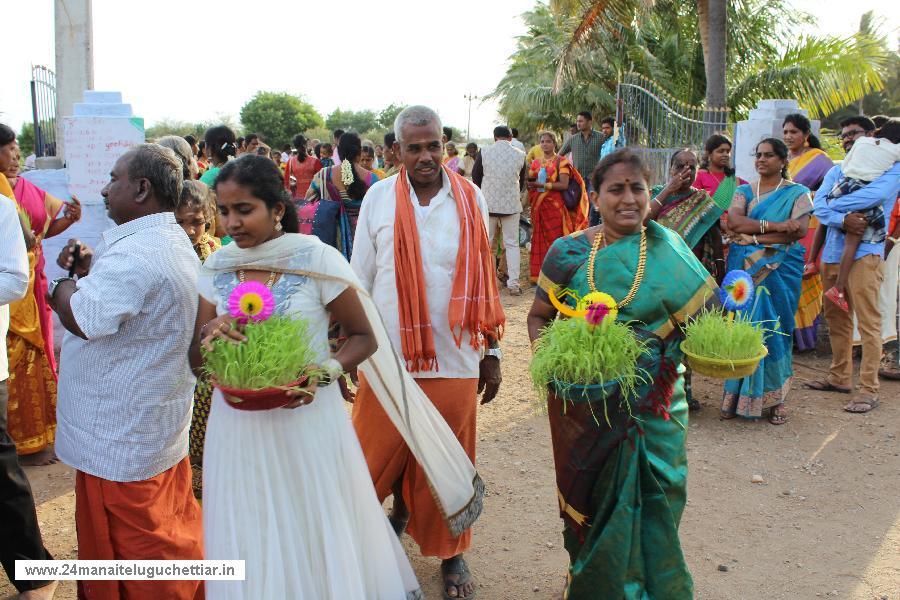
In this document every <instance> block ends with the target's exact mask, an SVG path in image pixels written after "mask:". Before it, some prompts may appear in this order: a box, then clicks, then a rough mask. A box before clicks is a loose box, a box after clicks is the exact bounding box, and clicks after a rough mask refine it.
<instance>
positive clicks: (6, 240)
mask: <svg viewBox="0 0 900 600" xmlns="http://www.w3.org/2000/svg"><path fill="white" fill-rule="evenodd" d="M27 293H28V251H27V250H26V249H25V236H24V235H23V234H22V225H21V224H20V221H19V214H18V212H17V211H16V203H15V201H14V200H12V199H10V198H7V197H6V196H0V382H3V381H6V380H7V379H9V362H8V361H9V359H8V358H7V356H6V332H7V331H8V330H9V305H10V303H12V302H15V301H16V300H21V299H22V298H24V297H25V294H27Z"/></svg>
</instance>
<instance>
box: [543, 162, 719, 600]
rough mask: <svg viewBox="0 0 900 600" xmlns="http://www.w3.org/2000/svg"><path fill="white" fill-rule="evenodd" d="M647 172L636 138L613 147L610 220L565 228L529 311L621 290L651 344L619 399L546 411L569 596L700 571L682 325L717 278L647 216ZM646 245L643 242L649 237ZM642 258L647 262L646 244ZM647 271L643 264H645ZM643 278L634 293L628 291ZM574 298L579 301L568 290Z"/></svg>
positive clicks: (681, 590)
mask: <svg viewBox="0 0 900 600" xmlns="http://www.w3.org/2000/svg"><path fill="white" fill-rule="evenodd" d="M648 175H649V172H648V170H647V167H646V165H644V164H643V162H642V161H641V159H640V157H638V156H637V155H636V154H634V153H632V152H631V150H629V149H628V148H624V149H622V150H618V151H616V152H614V153H612V154H609V155H608V156H606V157H605V158H604V159H603V160H601V161H600V163H599V164H598V165H597V168H596V170H595V171H594V174H593V177H592V183H593V189H594V190H597V191H596V192H591V202H592V203H593V204H594V206H595V207H596V208H597V210H598V211H599V212H600V214H601V216H602V217H603V224H602V225H600V226H597V227H592V228H590V229H587V230H585V231H579V232H576V233H573V234H571V235H569V236H566V237H562V238H560V239H558V240H557V241H556V242H555V243H554V244H553V246H552V247H551V248H550V251H549V253H548V254H547V258H546V259H545V260H544V264H543V267H542V269H541V275H540V278H539V280H538V290H537V293H536V297H535V300H534V304H533V305H532V307H531V311H530V312H529V315H528V332H529V335H530V337H531V339H532V340H536V339H537V338H538V337H539V336H540V335H541V333H542V330H543V328H544V327H545V326H546V325H547V324H548V323H549V322H550V321H552V320H553V319H554V318H556V317H557V310H556V309H555V308H554V306H553V301H551V299H550V294H557V298H558V291H559V290H561V289H563V288H566V289H568V290H571V291H574V292H576V293H577V294H578V296H579V297H582V296H584V295H586V294H587V293H589V292H590V291H593V290H592V289H591V287H592V286H591V284H590V283H589V281H590V278H589V277H588V273H587V265H588V264H589V259H590V256H591V254H594V255H595V260H594V269H595V273H594V277H593V279H594V280H595V282H596V288H597V290H598V291H601V292H605V293H607V294H609V295H611V296H612V297H613V298H615V299H616V300H617V302H618V304H619V308H618V315H617V319H618V320H619V321H621V322H624V323H629V324H631V325H632V327H633V329H634V330H635V332H636V334H637V335H639V336H640V337H641V338H643V339H644V340H645V341H646V342H647V344H648V351H647V352H646V353H645V354H644V355H643V357H642V359H641V360H640V361H639V362H640V365H639V366H640V367H642V368H643V369H645V370H646V375H645V377H646V383H644V384H642V385H641V386H640V387H638V389H637V391H636V393H635V394H634V395H633V396H631V397H630V398H629V400H628V402H629V403H630V410H627V409H626V408H624V407H623V406H621V405H620V404H619V398H618V397H617V393H616V392H612V393H611V394H610V395H609V396H608V397H607V398H606V406H607V409H608V411H609V421H608V423H607V422H604V421H602V420H601V422H600V423H598V422H597V420H595V418H594V414H602V411H603V406H592V404H599V403H600V402H602V401H598V402H575V403H572V402H566V405H565V406H563V400H561V399H560V398H558V397H556V396H554V395H553V394H550V396H549V399H548V412H549V418H550V431H551V436H552V440H553V456H554V463H555V466H556V481H557V492H558V497H559V504H560V515H561V517H562V519H563V522H564V530H563V538H564V541H565V547H566V550H568V552H569V557H570V566H569V572H568V583H567V586H566V592H565V598H568V599H570V600H580V599H586V598H611V599H612V598H615V599H619V598H626V599H629V600H631V599H633V600H647V599H655V598H665V599H667V600H669V599H671V600H679V599H682V598H691V597H692V595H693V583H692V580H691V576H690V573H689V572H688V568H687V565H686V564H685V561H684V556H683V555H682V552H681V544H680V542H679V539H678V524H679V522H680V520H681V514H682V511H683V510H684V505H685V501H686V498H687V487H686V485H687V455H686V452H685V439H686V436H687V421H688V409H687V403H686V401H685V396H684V387H683V381H682V375H681V373H682V371H683V368H682V367H681V361H682V353H681V349H680V342H681V329H680V327H679V325H680V324H681V323H683V322H684V321H685V320H686V319H688V318H689V317H690V316H691V315H694V314H696V313H697V312H698V311H699V310H701V309H702V308H703V307H704V306H706V305H707V304H711V303H714V302H717V301H718V293H717V287H716V283H715V280H714V279H713V278H712V276H711V275H710V274H709V273H708V272H707V271H706V269H704V268H703V265H702V264H700V261H699V260H697V258H696V257H695V256H694V254H693V252H691V249H690V248H688V246H687V245H686V244H685V242H684V240H682V238H681V237H679V236H678V234H676V233H675V232H673V231H671V230H669V229H667V228H665V227H662V226H660V225H659V224H657V223H655V222H652V221H651V222H649V223H647V225H646V226H643V222H644V218H645V217H646V215H647V213H648V211H649V204H650V191H649V186H648V184H647V179H648ZM642 246H643V247H644V250H643V251H642V250H641V248H642ZM642 255H643V257H644V264H645V267H646V268H645V269H639V268H638V265H639V263H640V259H641V256H642ZM641 271H643V276H641V275H640V273H641ZM632 289H636V292H635V294H634V295H633V297H632V299H631V301H630V302H627V303H626V302H623V301H622V299H626V298H627V297H628V296H629V291H630V290H632ZM566 301H571V299H570V298H567V299H566Z"/></svg>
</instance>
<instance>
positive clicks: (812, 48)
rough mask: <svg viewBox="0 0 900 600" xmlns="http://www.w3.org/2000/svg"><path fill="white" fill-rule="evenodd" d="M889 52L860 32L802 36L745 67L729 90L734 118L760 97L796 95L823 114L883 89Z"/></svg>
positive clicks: (812, 110) (814, 113)
mask: <svg viewBox="0 0 900 600" xmlns="http://www.w3.org/2000/svg"><path fill="white" fill-rule="evenodd" d="M888 58H889V54H888V53H887V52H886V51H885V49H884V47H883V46H882V45H881V44H880V43H879V42H878V40H876V39H874V38H872V37H871V36H868V35H864V34H857V35H854V36H850V37H848V38H838V37H823V38H815V37H805V38H801V39H800V40H799V41H797V42H796V43H795V44H792V45H789V46H788V47H787V48H786V49H785V50H784V52H783V53H782V54H781V56H776V57H771V58H769V59H768V60H763V61H760V62H759V63H757V64H756V65H754V66H751V67H750V68H748V69H747V74H746V75H745V76H744V77H743V78H742V79H741V80H740V81H738V82H735V83H734V84H733V85H732V87H731V90H730V93H729V100H728V105H729V106H730V107H731V108H732V110H733V111H734V113H735V116H736V117H739V116H742V115H744V114H746V113H747V111H749V110H750V109H751V108H752V107H753V106H755V105H756V102H757V101H759V100H761V99H763V98H797V100H798V101H799V102H800V105H801V106H803V107H804V108H806V109H808V110H809V111H810V114H811V115H812V116H813V117H820V116H823V115H827V114H829V113H831V112H834V111H836V110H838V109H840V108H841V107H843V106H846V105H847V104H850V103H851V102H855V101H856V100H859V99H860V98H862V97H863V96H865V95H866V94H868V93H870V92H874V91H878V90H881V89H883V87H884V79H883V77H884V73H885V70H886V66H887V61H888Z"/></svg>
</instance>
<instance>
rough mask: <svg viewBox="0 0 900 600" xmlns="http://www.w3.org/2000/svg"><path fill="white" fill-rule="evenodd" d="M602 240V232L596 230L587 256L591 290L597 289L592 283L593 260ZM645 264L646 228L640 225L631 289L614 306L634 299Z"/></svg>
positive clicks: (588, 278) (620, 306) (642, 278)
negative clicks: (638, 244)
mask: <svg viewBox="0 0 900 600" xmlns="http://www.w3.org/2000/svg"><path fill="white" fill-rule="evenodd" d="M602 241H603V232H602V231H598V232H597V233H596V235H594V243H593V244H592V245H591V254H590V256H588V272H587V280H588V287H589V288H590V290H591V292H596V291H597V286H595V285H594V260H595V259H596V258H597V252H599V251H600V242H602ZM646 266H647V228H646V227H641V245H640V251H639V252H638V264H637V271H636V272H635V274H634V281H633V282H632V284H631V289H630V290H629V291H628V295H627V296H625V298H624V299H623V300H622V301H621V302H619V303H618V304H616V308H617V309H619V308H622V307H623V306H625V305H626V304H628V303H629V302H631V301H632V300H634V296H635V295H636V294H637V291H638V288H639V287H641V282H642V281H643V280H644V268H645V267H646Z"/></svg>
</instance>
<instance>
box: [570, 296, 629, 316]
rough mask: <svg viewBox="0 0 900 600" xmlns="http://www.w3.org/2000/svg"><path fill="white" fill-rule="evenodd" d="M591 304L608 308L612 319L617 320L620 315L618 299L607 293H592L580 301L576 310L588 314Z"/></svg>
mask: <svg viewBox="0 0 900 600" xmlns="http://www.w3.org/2000/svg"><path fill="white" fill-rule="evenodd" d="M591 304H602V305H604V306H606V308H607V309H609V312H608V313H607V316H608V317H610V318H612V319H615V318H616V316H617V315H618V314H619V309H617V308H616V299H615V298H613V297H612V296H610V295H609V294H607V293H606V292H591V293H590V294H587V295H586V296H584V297H583V298H582V299H581V300H579V301H578V306H577V308H576V310H578V311H579V312H581V311H584V312H587V308H588V306H590V305H591Z"/></svg>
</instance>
